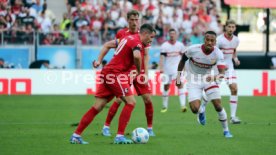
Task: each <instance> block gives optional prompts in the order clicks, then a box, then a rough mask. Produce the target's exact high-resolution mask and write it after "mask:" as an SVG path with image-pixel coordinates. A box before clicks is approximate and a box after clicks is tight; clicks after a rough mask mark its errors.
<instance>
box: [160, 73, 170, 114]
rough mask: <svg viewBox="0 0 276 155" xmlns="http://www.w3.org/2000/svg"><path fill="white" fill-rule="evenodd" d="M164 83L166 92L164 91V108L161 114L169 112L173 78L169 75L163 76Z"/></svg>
mask: <svg viewBox="0 0 276 155" xmlns="http://www.w3.org/2000/svg"><path fill="white" fill-rule="evenodd" d="M163 75H164V77H163V83H164V90H163V108H162V109H161V112H162V113H164V112H167V109H168V104H169V89H170V84H171V77H170V76H169V75H167V74H163Z"/></svg>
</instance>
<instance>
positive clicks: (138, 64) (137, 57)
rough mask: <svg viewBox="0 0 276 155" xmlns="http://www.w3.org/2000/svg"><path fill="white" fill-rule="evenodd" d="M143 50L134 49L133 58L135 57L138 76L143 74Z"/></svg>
mask: <svg viewBox="0 0 276 155" xmlns="http://www.w3.org/2000/svg"><path fill="white" fill-rule="evenodd" d="M140 51H141V49H140V48H139V47H135V48H134V49H133V57H134V65H135V66H136V69H137V72H138V74H140V72H141V64H142V58H141V53H140Z"/></svg>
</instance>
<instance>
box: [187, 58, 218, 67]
mask: <svg viewBox="0 0 276 155" xmlns="http://www.w3.org/2000/svg"><path fill="white" fill-rule="evenodd" d="M190 60H191V62H192V63H193V64H194V65H195V66H197V67H199V68H206V69H210V68H212V67H213V66H214V65H215V64H216V63H215V61H214V60H213V61H214V63H213V62H212V64H205V63H200V62H196V61H195V60H194V59H193V58H191V59H190ZM211 61H212V60H211Z"/></svg>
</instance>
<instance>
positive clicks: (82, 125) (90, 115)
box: [75, 107, 99, 135]
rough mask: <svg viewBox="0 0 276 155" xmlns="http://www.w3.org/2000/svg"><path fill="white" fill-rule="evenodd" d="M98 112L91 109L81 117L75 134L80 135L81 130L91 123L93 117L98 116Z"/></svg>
mask: <svg viewBox="0 0 276 155" xmlns="http://www.w3.org/2000/svg"><path fill="white" fill-rule="evenodd" d="M98 113H99V112H98V111H97V110H96V109H95V108H94V107H92V108H91V109H89V110H88V111H87V112H86V113H85V114H84V115H83V117H82V119H81V121H80V124H79V125H78V128H77V129H76V131H75V133H76V134H78V135H81V134H82V132H83V130H84V129H85V128H86V127H87V126H88V125H89V124H90V123H91V122H92V121H93V119H94V117H95V116H96V115H97V114H98Z"/></svg>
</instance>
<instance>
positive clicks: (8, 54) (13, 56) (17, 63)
mask: <svg viewBox="0 0 276 155" xmlns="http://www.w3.org/2000/svg"><path fill="white" fill-rule="evenodd" d="M0 58H2V59H4V61H5V66H6V67H9V68H28V67H29V63H30V62H29V61H30V60H29V49H28V48H0Z"/></svg>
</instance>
